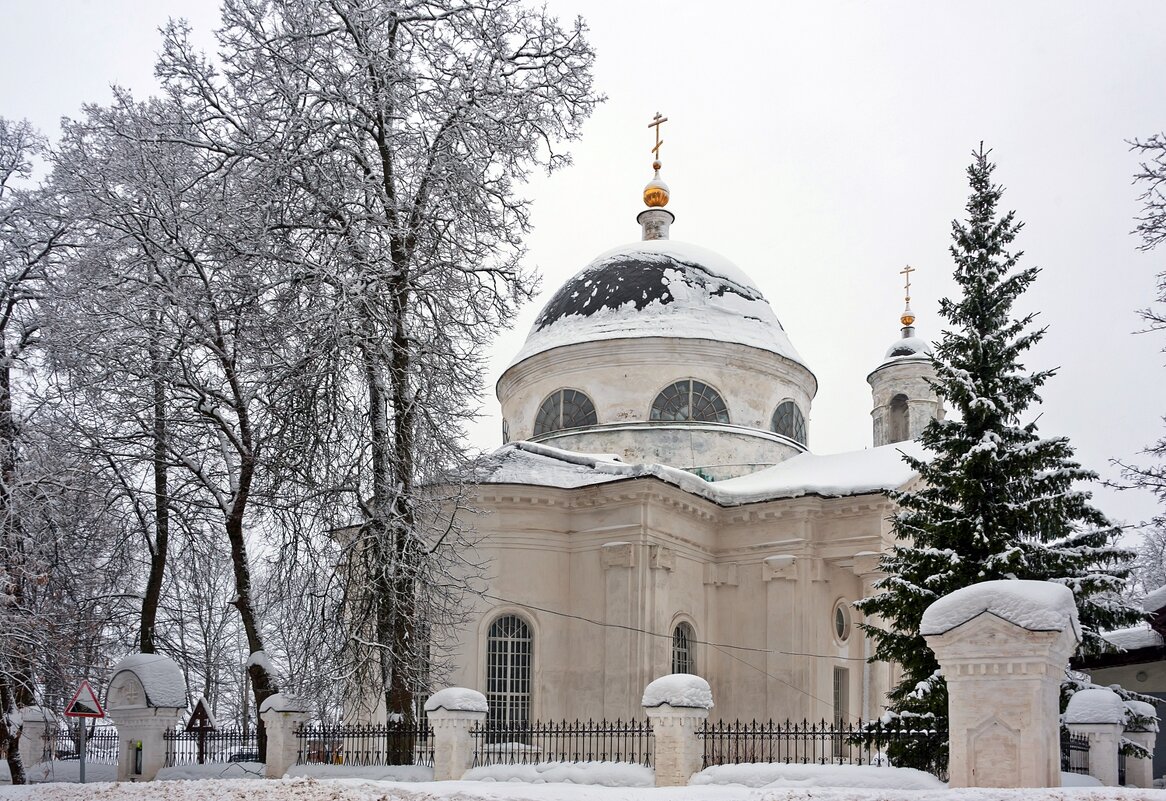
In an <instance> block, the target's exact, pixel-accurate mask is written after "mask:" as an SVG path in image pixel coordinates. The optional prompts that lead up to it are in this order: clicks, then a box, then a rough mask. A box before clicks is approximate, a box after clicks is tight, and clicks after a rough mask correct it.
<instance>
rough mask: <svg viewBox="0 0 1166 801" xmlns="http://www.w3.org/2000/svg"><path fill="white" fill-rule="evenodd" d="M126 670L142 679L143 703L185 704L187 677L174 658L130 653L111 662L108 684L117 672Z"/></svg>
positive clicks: (111, 682) (183, 706) (155, 705)
mask: <svg viewBox="0 0 1166 801" xmlns="http://www.w3.org/2000/svg"><path fill="white" fill-rule="evenodd" d="M127 671H128V672H129V673H132V674H134V675H135V676H137V677H138V681H140V682H141V683H142V689H143V690H145V692H146V706H149V707H179V708H185V707H186V681H185V680H184V679H183V678H182V669H181V668H179V667H178V665H177V663H175V661H174V660H173V659H171V658H169V657H166V656H162V655H161V654H130V655H129V656H127V657H125V658H124V659H122V660H121V661H120V662H118V663H117V664H116V665H114V666H113V671H112V672H111V673H110V684H113V679H116V678H117V674H119V673H122V672H127Z"/></svg>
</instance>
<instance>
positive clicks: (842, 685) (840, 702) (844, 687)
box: [834, 667, 850, 728]
mask: <svg viewBox="0 0 1166 801" xmlns="http://www.w3.org/2000/svg"><path fill="white" fill-rule="evenodd" d="M849 714H850V671H849V670H848V669H847V668H843V667H836V668H834V725H835V727H836V728H840V727H841V726H842V725H843V724H844V723H846V720H847V716H848V715H849Z"/></svg>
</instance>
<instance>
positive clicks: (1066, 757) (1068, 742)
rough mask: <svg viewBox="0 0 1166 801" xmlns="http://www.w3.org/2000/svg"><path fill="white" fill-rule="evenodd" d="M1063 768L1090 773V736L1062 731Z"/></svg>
mask: <svg viewBox="0 0 1166 801" xmlns="http://www.w3.org/2000/svg"><path fill="white" fill-rule="evenodd" d="M1061 770H1063V771H1065V772H1066V773H1080V774H1082V775H1088V774H1089V738H1088V737H1086V736H1085V735H1084V734H1070V733H1069V732H1067V731H1065V730H1062V731H1061Z"/></svg>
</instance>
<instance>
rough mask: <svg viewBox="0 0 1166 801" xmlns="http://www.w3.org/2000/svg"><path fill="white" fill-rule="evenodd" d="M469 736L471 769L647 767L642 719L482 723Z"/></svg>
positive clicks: (647, 728) (648, 745) (646, 729)
mask: <svg viewBox="0 0 1166 801" xmlns="http://www.w3.org/2000/svg"><path fill="white" fill-rule="evenodd" d="M470 734H471V735H472V736H473V738H474V767H480V766H484V765H528V764H537V763H539V762H629V763H633V764H637V765H645V766H647V767H651V765H652V746H653V737H652V727H651V724H650V723H649V722H648V721H646V720H626V721H625V720H615V721H606V720H600V721H595V720H587V721H581V720H576V721H574V722H571V721H566V720H564V721H559V722H556V721H546V722H543V721H536V722H532V723H521V724H504V723H498V722H492V721H487V722H485V723H483V724H481V725H480V726H477V727H475V728H474V729H472V730H471V732H470Z"/></svg>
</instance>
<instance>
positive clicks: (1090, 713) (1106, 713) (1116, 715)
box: [1065, 687, 1126, 723]
mask: <svg viewBox="0 0 1166 801" xmlns="http://www.w3.org/2000/svg"><path fill="white" fill-rule="evenodd" d="M1125 719H1126V708H1125V704H1123V703H1122V700H1121V697H1120V696H1118V694H1117V693H1115V692H1114V691H1113V690H1110V689H1107V688H1105V687H1091V688H1089V689H1088V690H1078V691H1077V692H1075V693H1073V697H1072V698H1070V699H1069V705H1068V706H1067V707H1065V722H1066V723H1124V722H1125Z"/></svg>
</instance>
